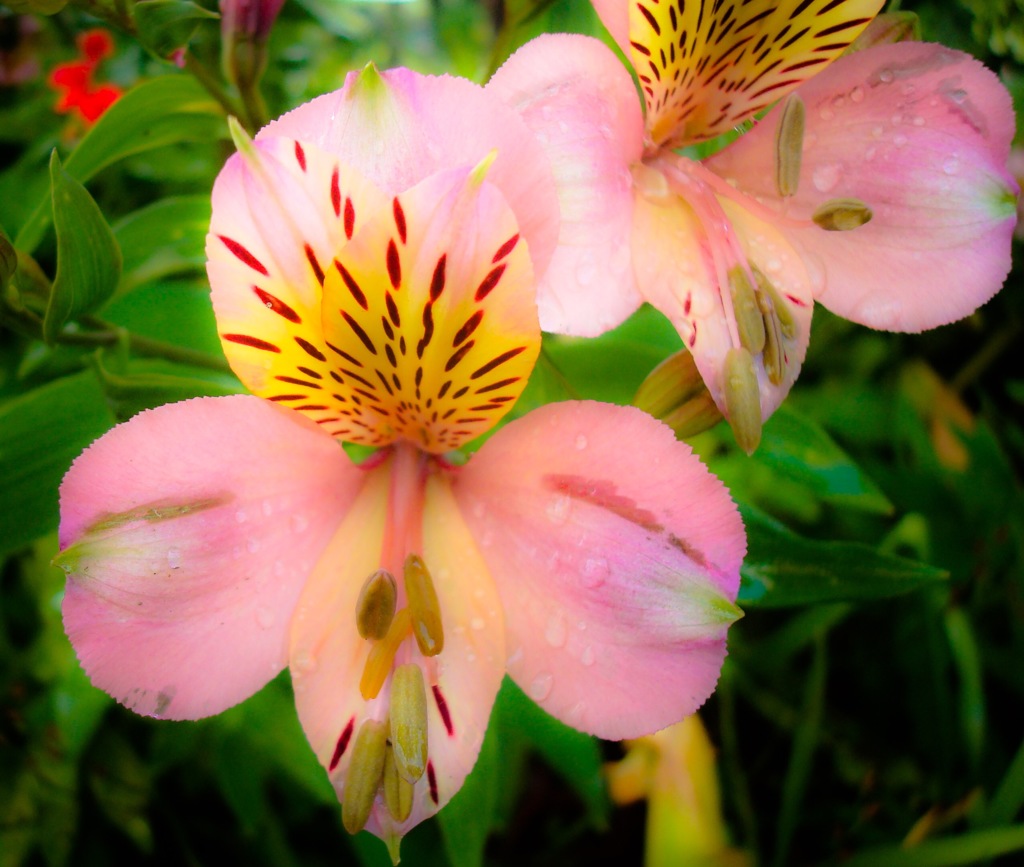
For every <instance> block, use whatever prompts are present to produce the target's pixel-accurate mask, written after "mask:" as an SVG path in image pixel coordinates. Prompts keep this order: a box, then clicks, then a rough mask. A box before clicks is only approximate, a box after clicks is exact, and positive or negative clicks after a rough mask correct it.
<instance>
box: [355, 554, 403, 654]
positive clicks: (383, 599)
mask: <svg viewBox="0 0 1024 867" xmlns="http://www.w3.org/2000/svg"><path fill="white" fill-rule="evenodd" d="M397 599H398V587H397V585H396V584H395V577H394V576H393V575H392V574H391V573H390V572H388V571H387V570H386V569H378V570H377V571H376V572H374V573H373V574H372V575H371V576H370V577H369V578H367V579H366V583H365V584H363V589H362V590H360V591H359V599H358V600H357V601H356V629H358V630H359V635H360V637H361V638H367V639H373V640H375V641H379V640H380V639H382V638H384V637H385V636H386V635H387V634H388V628H389V627H390V626H391V622H392V620H394V619H395V607H396V602H397Z"/></svg>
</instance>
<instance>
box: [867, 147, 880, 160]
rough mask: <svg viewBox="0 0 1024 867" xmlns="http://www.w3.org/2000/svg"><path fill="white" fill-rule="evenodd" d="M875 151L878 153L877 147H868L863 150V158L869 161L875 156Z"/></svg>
mask: <svg viewBox="0 0 1024 867" xmlns="http://www.w3.org/2000/svg"><path fill="white" fill-rule="evenodd" d="M876 153H878V149H877V148H875V147H869V148H868V149H867V150H866V151H864V159H865V160H866V161H867V162H871V161H872V160H873V159H874V158H875V154H876Z"/></svg>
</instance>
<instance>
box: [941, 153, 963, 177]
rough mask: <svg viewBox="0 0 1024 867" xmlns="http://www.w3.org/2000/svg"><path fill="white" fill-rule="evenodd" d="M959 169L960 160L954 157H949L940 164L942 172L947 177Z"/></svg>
mask: <svg viewBox="0 0 1024 867" xmlns="http://www.w3.org/2000/svg"><path fill="white" fill-rule="evenodd" d="M959 169H960V160H958V159H957V158H956V157H950V158H949V159H948V160H946V161H945V162H944V163H943V164H942V170H943V171H944V172H945V173H946V174H947V175H955V174H956V173H957V171H959Z"/></svg>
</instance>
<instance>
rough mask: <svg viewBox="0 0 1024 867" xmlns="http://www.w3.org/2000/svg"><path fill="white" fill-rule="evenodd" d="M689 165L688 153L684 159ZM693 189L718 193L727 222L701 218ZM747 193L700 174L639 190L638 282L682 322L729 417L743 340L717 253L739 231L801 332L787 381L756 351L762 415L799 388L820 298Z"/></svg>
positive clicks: (743, 246) (791, 346) (790, 351)
mask: <svg viewBox="0 0 1024 867" xmlns="http://www.w3.org/2000/svg"><path fill="white" fill-rule="evenodd" d="M677 160H678V162H679V163H680V164H686V163H687V162H688V161H686V160H685V159H683V158H677ZM687 196H690V197H691V198H696V197H697V196H703V197H711V198H710V200H713V202H714V203H715V206H716V207H718V208H720V209H721V211H722V217H723V218H724V220H725V222H726V224H727V228H723V227H722V226H720V225H718V224H716V223H715V222H714V221H712V220H710V219H704V220H700V219H698V217H697V213H696V211H695V209H694V207H691V204H690V202H689V201H688V199H687ZM744 204H750V205H753V204H754V202H753V201H750V202H749V203H747V202H745V201H744V197H743V196H742V195H740V196H737V197H736V198H735V199H732V198H730V199H726V198H724V197H723V198H718V197H717V196H715V195H714V193H713V192H712V191H711V190H709V189H706V188H704V187H703V186H702V185H701V184H700V182H699V181H691V183H690V186H689V187H686V188H684V187H680V186H674V187H672V188H671V192H670V193H669V194H666V195H664V196H658V197H647V196H645V195H643V193H642V192H638V194H637V197H636V207H635V211H634V225H633V235H632V238H633V262H634V269H635V271H636V275H637V284H638V285H639V286H641V287H643V294H644V297H645V298H646V300H647V301H649V302H650V303H651V304H652V305H654V306H655V307H656V308H657V309H658V310H660V311H661V312H662V313H663V314H664V315H665V316H667V317H668V318H669V320H671V322H672V324H673V325H675V326H676V328H677V329H678V331H679V334H680V336H681V337H682V338H683V342H684V343H685V344H686V346H687V347H688V348H689V350H690V352H691V353H692V355H693V358H694V361H695V362H696V364H697V368H698V370H700V373H701V376H702V377H703V379H704V383H705V384H706V385H707V387H708V391H709V392H710V393H711V397H712V398H713V399H714V401H715V403H716V404H717V406H718V408H719V409H720V410H721V411H722V412H723V414H725V415H726V416H727V417H728V409H727V407H726V402H725V392H724V385H723V383H724V363H725V356H726V353H727V352H728V351H729V350H730V349H731V348H733V347H734V346H738V345H739V340H738V337H737V336H736V335H735V333H734V332H735V326H734V325H733V324H732V323H731V322H730V319H729V315H730V314H728V313H727V311H726V307H725V305H724V303H723V293H724V294H725V295H726V296H727V297H730V296H729V291H730V290H729V288H728V287H724V288H723V287H721V286H720V284H719V274H718V270H717V269H716V267H715V262H714V259H713V255H712V246H713V245H712V235H713V241H714V246H715V247H716V248H717V249H719V250H721V249H722V247H723V245H725V244H726V243H727V242H728V239H727V237H726V236H727V234H731V236H733V237H734V239H735V242H736V243H737V244H738V246H739V250H740V252H741V253H742V254H743V255H744V256H745V257H746V259H747V261H748V262H749V263H750V264H751V265H753V266H756V267H757V268H759V269H760V270H761V271H762V272H763V273H764V274H765V275H766V276H767V277H768V279H770V280H771V282H772V283H773V285H774V286H775V287H776V289H777V291H778V292H779V294H780V295H781V296H782V297H783V298H784V299H785V300H786V302H787V303H788V305H789V312H790V315H791V316H792V319H793V321H794V324H795V326H796V334H795V335H794V337H793V339H792V340H791V341H787V342H786V349H787V357H786V365H785V370H784V375H783V377H782V380H781V382H779V383H773V382H771V381H770V380H769V378H768V375H767V373H766V372H765V368H764V362H763V359H762V357H761V356H760V355H758V356H757V357H756V358H755V370H756V371H757V377H758V387H759V392H760V398H761V415H762V418H765V419H767V418H768V417H769V416H770V415H771V414H772V413H773V412H774V411H775V410H776V408H777V407H778V406H779V404H781V403H782V401H783V400H784V399H785V397H786V395H787V394H788V393H789V390H790V388H792V386H793V383H794V382H795V381H796V378H797V376H798V375H799V372H800V366H801V365H802V364H803V359H804V355H805V354H806V352H807V345H808V342H809V340H810V330H811V314H812V311H813V301H812V298H811V284H810V280H809V277H808V275H807V270H806V268H805V267H804V263H803V261H802V260H801V258H800V256H799V255H798V254H797V253H796V252H795V251H794V250H793V248H792V245H791V244H790V243H789V241H788V240H787V239H786V237H785V236H784V235H783V234H782V233H781V232H780V231H779V230H778V229H777V228H776V227H775V226H772V225H770V224H768V223H766V222H764V221H762V220H760V219H758V218H757V217H756V216H754V215H753V214H751V213H750V212H749V211H748V210H746V208H745V207H744Z"/></svg>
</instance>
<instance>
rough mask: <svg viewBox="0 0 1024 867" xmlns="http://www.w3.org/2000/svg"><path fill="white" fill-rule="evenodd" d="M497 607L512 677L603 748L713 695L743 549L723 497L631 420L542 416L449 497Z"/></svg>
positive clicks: (685, 452) (571, 407)
mask: <svg viewBox="0 0 1024 867" xmlns="http://www.w3.org/2000/svg"><path fill="white" fill-rule="evenodd" d="M453 487H454V490H455V495H456V498H457V499H458V501H459V504H460V506H461V507H462V512H463V515H464V516H465V517H466V523H467V524H468V526H469V527H470V529H471V530H472V532H473V535H474V536H475V537H476V539H477V540H478V544H479V546H480V548H481V551H482V553H483V555H484V557H485V559H486V561H487V565H488V567H489V569H490V571H491V574H492V575H493V576H494V580H495V581H496V583H497V585H498V590H499V592H500V593H501V598H502V601H503V602H504V605H505V618H506V630H507V634H508V639H507V641H508V648H509V652H510V656H509V659H508V670H509V674H510V675H511V676H512V677H513V678H514V679H515V680H516V682H517V683H519V684H520V685H521V686H522V687H523V688H524V689H525V690H526V692H527V693H528V694H529V695H530V696H531V697H533V698H534V699H535V700H536V701H537V702H538V703H539V704H540V705H541V706H542V707H543V708H545V709H546V710H547V711H549V712H550V713H552V714H554V715H555V716H557V717H559V718H560V719H562V720H564V721H565V722H567V723H569V724H570V725H573V726H576V727H577V728H581V729H583V730H585V731H589V732H592V733H594V734H597V735H600V736H601V737H606V738H624V737H635V736H637V735H639V734H642V733H645V732H651V731H654V730H656V729H659V728H662V727H664V726H666V725H668V724H670V723H671V722H673V721H676V720H678V719H680V718H681V717H683V716H684V715H686V714H688V713H692V712H693V711H694V710H695V709H696V708H697V707H699V706H700V705H701V703H703V701H704V700H705V699H706V698H707V697H708V695H709V694H710V693H711V691H712V690H713V689H714V686H715V682H716V680H717V679H718V673H719V670H720V668H721V664H722V660H723V658H724V656H725V632H726V626H727V623H728V622H729V621H730V620H732V619H734V618H735V609H734V608H733V607H732V605H731V602H730V601H729V600H732V599H734V598H735V595H736V591H737V588H738V586H739V565H740V561H741V559H742V556H743V553H744V549H745V535H744V532H743V526H742V523H741V522H740V518H739V515H738V514H737V511H736V507H735V506H734V505H733V503H732V501H731V500H730V499H729V495H728V493H727V491H726V490H725V488H724V486H723V485H722V484H721V483H720V482H719V481H718V480H717V479H715V478H714V477H713V476H712V475H711V474H710V473H709V472H708V471H707V470H706V469H705V468H704V466H703V465H702V464H701V463H700V461H699V460H697V458H696V457H694V456H693V454H692V452H691V451H690V449H689V447H688V446H687V445H685V444H684V443H681V442H678V441H676V439H675V438H674V437H673V435H672V432H671V431H670V430H669V429H668V428H667V427H665V426H664V425H662V424H660V423H659V422H656V421H654V420H653V419H652V418H650V417H649V416H647V415H645V414H643V413H642V412H640V411H639V410H636V409H633V408H628V407H614V406H609V405H604V404H598V403H589V402H573V403H564V404H551V405H548V406H545V407H542V408H541V409H538V410H536V411H534V412H531V413H529V414H528V415H526V416H525V417H523V418H521V419H519V420H517V421H514V422H512V423H511V424H509V425H507V426H506V427H505V428H503V429H502V430H500V431H499V432H498V433H497V434H495V435H494V437H492V438H491V439H490V440H489V441H488V442H487V443H486V444H485V445H484V447H483V448H481V449H480V451H479V452H478V453H477V454H476V455H474V457H473V458H472V459H471V460H470V462H469V463H468V465H467V466H466V467H464V468H463V470H462V474H461V475H460V476H459V477H458V478H457V480H456V481H455V483H454V485H453Z"/></svg>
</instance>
